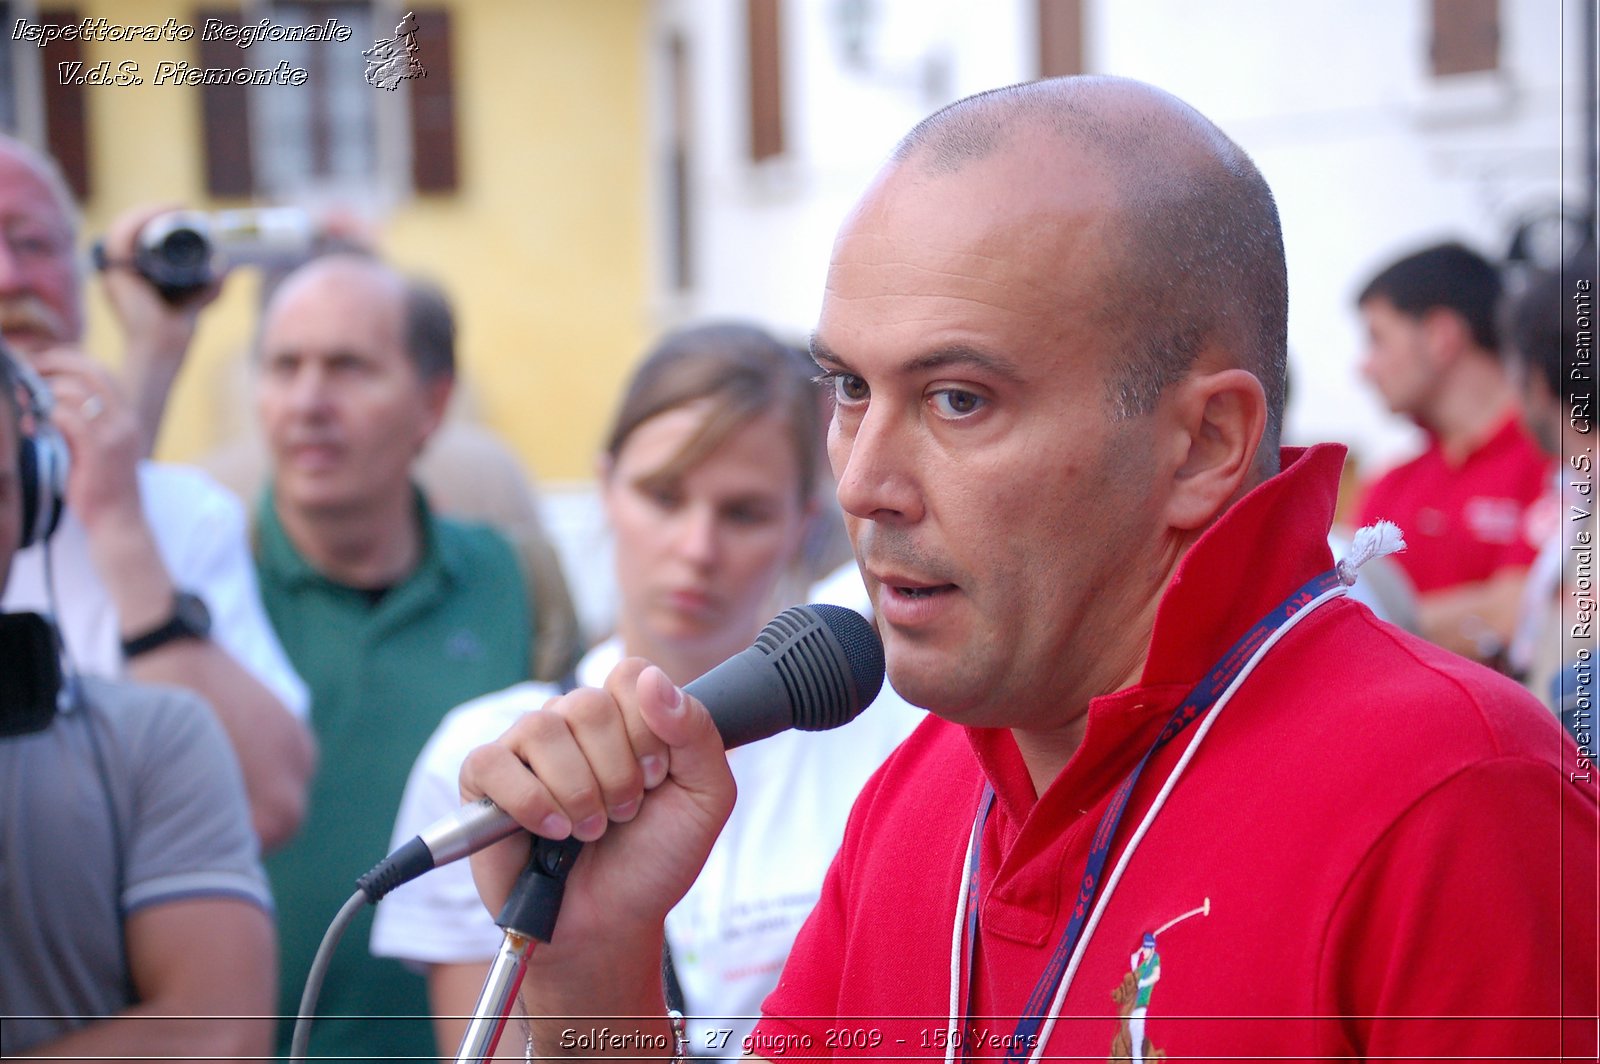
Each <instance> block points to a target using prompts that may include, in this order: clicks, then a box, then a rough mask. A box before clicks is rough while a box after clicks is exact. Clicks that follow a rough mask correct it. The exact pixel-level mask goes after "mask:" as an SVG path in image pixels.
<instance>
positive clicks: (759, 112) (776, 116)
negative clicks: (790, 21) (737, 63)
mask: <svg viewBox="0 0 1600 1064" xmlns="http://www.w3.org/2000/svg"><path fill="white" fill-rule="evenodd" d="M745 12H746V25H747V27H748V30H749V34H750V42H749V44H750V56H749V58H750V158H751V160H752V161H753V162H760V161H761V160H762V159H771V158H774V157H776V156H779V155H782V154H783V66H782V62H781V59H782V54H783V49H782V42H781V40H780V35H779V23H780V21H781V18H782V12H781V11H780V10H779V7H778V0H745Z"/></svg>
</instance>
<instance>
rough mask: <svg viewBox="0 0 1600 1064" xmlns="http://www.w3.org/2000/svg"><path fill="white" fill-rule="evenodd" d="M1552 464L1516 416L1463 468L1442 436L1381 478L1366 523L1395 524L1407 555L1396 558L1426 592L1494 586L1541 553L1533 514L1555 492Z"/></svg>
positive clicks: (1364, 514)
mask: <svg viewBox="0 0 1600 1064" xmlns="http://www.w3.org/2000/svg"><path fill="white" fill-rule="evenodd" d="M1549 481H1550V459H1549V458H1548V457H1546V455H1545V454H1544V452H1543V451H1541V450H1539V445H1538V444H1537V443H1535V442H1534V440H1533V438H1532V437H1531V436H1529V435H1528V433H1527V431H1526V430H1525V429H1524V428H1523V427H1522V423H1521V421H1519V420H1518V419H1517V418H1515V417H1511V418H1507V419H1506V421H1505V423H1504V424H1502V425H1501V426H1500V428H1499V429H1498V430H1496V432H1495V434H1494V435H1493V436H1491V437H1489V439H1487V440H1486V441H1484V443H1483V446H1481V447H1479V448H1478V449H1477V450H1475V451H1473V452H1472V453H1471V454H1470V455H1468V456H1467V458H1466V460H1465V461H1464V462H1462V463H1461V464H1460V465H1451V464H1450V462H1449V461H1448V460H1446V458H1445V455H1444V451H1443V450H1442V449H1441V448H1440V447H1439V441H1438V440H1437V439H1436V438H1433V437H1429V440H1428V449H1427V450H1426V451H1424V452H1422V454H1420V455H1418V456H1417V457H1416V458H1413V459H1412V460H1411V461H1409V462H1407V463H1406V464H1404V465H1402V466H1397V467H1396V468H1394V469H1391V470H1390V471H1389V472H1387V473H1385V474H1384V475H1383V476H1382V477H1379V478H1378V480H1377V481H1375V482H1374V483H1373V485H1372V487H1370V488H1369V489H1367V495H1366V498H1365V499H1364V500H1362V504H1361V523H1362V524H1364V525H1367V524H1371V523H1372V522H1374V521H1377V520H1380V519H1382V520H1387V521H1393V522H1394V523H1395V524H1397V525H1399V526H1400V528H1401V530H1402V531H1404V532H1405V536H1406V549H1405V550H1404V551H1402V552H1401V553H1399V554H1396V555H1395V556H1394V559H1395V561H1396V562H1398V563H1399V565H1400V567H1401V568H1402V569H1404V570H1405V572H1406V575H1407V576H1409V577H1411V582H1412V584H1413V585H1415V586H1416V589H1417V590H1418V591H1419V592H1423V593H1426V592H1429V591H1437V590H1440V589H1441V588H1447V587H1454V586H1456V585H1457V584H1468V583H1475V582H1477V581H1480V580H1487V579H1489V578H1490V577H1491V576H1493V575H1494V574H1495V573H1497V572H1499V571H1500V570H1501V569H1503V568H1505V567H1507V566H1527V565H1531V564H1532V563H1533V559H1534V557H1535V556H1536V555H1537V554H1538V553H1539V546H1540V541H1539V540H1538V539H1537V538H1536V537H1535V536H1533V535H1532V534H1531V533H1530V529H1529V527H1528V521H1527V513H1528V508H1529V507H1530V506H1532V505H1533V504H1534V503H1535V502H1536V501H1537V500H1538V499H1539V497H1540V496H1541V495H1543V494H1544V492H1545V491H1546V490H1547V489H1548V487H1549Z"/></svg>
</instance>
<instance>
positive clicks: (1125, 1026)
mask: <svg viewBox="0 0 1600 1064" xmlns="http://www.w3.org/2000/svg"><path fill="white" fill-rule="evenodd" d="M1209 915H1211V899H1210V898H1207V899H1205V901H1204V902H1203V903H1202V904H1201V905H1200V907H1199V908H1198V909H1190V910H1189V911H1188V912H1186V913H1184V914H1183V915H1182V916H1179V917H1176V918H1175V919H1172V920H1168V921H1167V922H1166V923H1164V924H1162V925H1161V926H1160V927H1158V928H1156V929H1155V930H1154V931H1146V932H1145V933H1144V937H1143V939H1141V940H1140V942H1139V948H1138V949H1136V950H1134V951H1133V955H1132V956H1131V957H1130V958H1129V959H1128V972H1127V974H1126V975H1124V976H1123V977H1122V983H1121V985H1119V986H1118V987H1117V988H1116V989H1115V990H1113V991H1112V992H1111V1000H1112V1001H1113V1002H1115V1003H1116V1006H1117V1015H1118V1016H1120V1017H1121V1021H1120V1023H1119V1024H1118V1026H1117V1035H1116V1037H1115V1038H1113V1039H1112V1040H1111V1056H1110V1058H1109V1059H1110V1060H1113V1061H1117V1060H1131V1061H1133V1064H1146V1062H1147V1061H1154V1060H1165V1059H1167V1054H1166V1052H1165V1051H1164V1050H1160V1049H1157V1048H1156V1047H1155V1046H1153V1045H1151V1044H1150V1039H1149V1037H1148V1036H1147V1035H1146V1033H1145V1017H1146V1016H1147V1015H1148V1014H1149V1012H1150V999H1151V998H1152V997H1153V996H1154V995H1155V989H1156V984H1157V983H1159V982H1160V981H1161V953H1160V951H1159V950H1158V949H1157V948H1156V936H1158V935H1163V934H1165V933H1166V932H1167V930H1168V929H1169V928H1171V927H1173V926H1174V925H1176V924H1180V923H1182V922H1183V921H1185V920H1187V919H1189V917H1191V916H1209Z"/></svg>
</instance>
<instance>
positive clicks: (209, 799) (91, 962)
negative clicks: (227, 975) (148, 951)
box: [0, 679, 272, 1055]
mask: <svg viewBox="0 0 1600 1064" xmlns="http://www.w3.org/2000/svg"><path fill="white" fill-rule="evenodd" d="M80 690H81V693H82V698H81V699H80V701H79V704H77V705H76V706H74V707H72V708H71V709H69V710H66V711H64V712H62V713H61V714H59V715H58V716H57V717H56V719H55V722H54V723H53V724H52V725H51V726H50V727H49V728H47V729H46V730H44V731H42V732H38V733H36V734H33V735H24V736H17V737H13V738H6V739H0V943H3V944H4V945H3V947H0V1014H3V1015H4V1016H5V1017H6V1018H5V1021H4V1022H3V1023H0V1053H4V1054H6V1055H10V1054H13V1053H21V1052H23V1051H25V1050H27V1049H28V1048H29V1047H30V1046H33V1045H36V1044H38V1043H40V1042H44V1041H48V1040H49V1039H52V1038H57V1037H60V1036H61V1035H64V1034H66V1033H68V1032H70V1031H72V1030H74V1029H76V1028H78V1027H81V1026H84V1025H85V1024H88V1023H90V1022H92V1021H93V1020H94V1019H96V1018H98V1017H104V1016H109V1015H112V1014H114V1013H116V1012H118V1011H120V1010H121V1009H123V1008H125V1007H127V1006H128V1005H129V1004H131V1003H132V998H131V987H130V986H129V983H128V974H127V966H126V963H125V960H124V957H123V954H122V920H123V919H124V917H125V916H126V915H128V914H130V913H133V912H136V911H138V910H139V909H142V908H145V907H147V906H153V905H160V904H163V903H166V902H171V901H176V900H180V899H185V898H194V897H219V896H220V897H236V898H240V899H243V900H246V901H248V902H250V903H252V904H256V905H259V906H261V907H262V908H264V909H267V910H268V911H269V912H270V911H271V904H272V903H271V898H270V895H269V893H268V889H267V885H266V878H265V876H264V875H263V874H262V871H261V866H260V863H259V860H258V852H257V844H256V838H255V834H254V832H253V831H252V829H251V825H250V814H249V808H248V806H247V805H246V802H245V794H244V783H243V781H242V779H241V777H240V774H239V767H238V763H237V762H236V761H235V760H234V756H233V751H232V749H231V748H230V747H229V746H228V743H227V739H226V737H225V736H224V734H223V732H222V727H221V725H219V724H218V723H217V721H216V719H215V718H214V717H213V716H212V714H211V711H210V710H209V709H208V708H207V707H206V706H205V705H204V703H202V702H200V701H199V700H198V699H196V698H195V697H194V696H193V695H191V694H189V693H188V692H185V691H180V690H178V689H175V688H165V687H147V686H141V685H137V684H130V683H111V682H107V681H103V680H94V679H86V680H84V681H82V687H81V688H80ZM119 836H120V838H119ZM195 963H197V964H204V963H205V958H204V957H203V956H202V957H196V958H195Z"/></svg>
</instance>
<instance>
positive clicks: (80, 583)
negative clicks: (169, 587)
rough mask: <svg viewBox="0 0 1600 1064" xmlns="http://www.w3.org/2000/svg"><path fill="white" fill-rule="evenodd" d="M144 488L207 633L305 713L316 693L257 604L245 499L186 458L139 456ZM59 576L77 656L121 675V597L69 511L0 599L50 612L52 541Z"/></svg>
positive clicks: (87, 665)
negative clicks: (198, 603) (202, 612)
mask: <svg viewBox="0 0 1600 1064" xmlns="http://www.w3.org/2000/svg"><path fill="white" fill-rule="evenodd" d="M139 495H140V499H141V500H142V502H143V504H144V512H145V517H146V519H147V520H148V521H149V522H150V528H151V531H152V532H153V533H154V535H155V541H156V549H157V551H158V552H159V553H160V554H161V559H162V561H164V562H165V563H166V565H167V570H168V572H169V573H171V575H172V582H173V583H174V584H175V585H176V586H177V587H179V588H181V589H182V590H185V591H192V592H194V593H195V594H196V595H199V596H200V598H201V599H203V600H204V601H205V604H206V608H207V609H208V610H209V611H210V613H211V637H212V638H213V639H214V640H216V642H217V643H218V644H219V645H220V646H222V647H223V648H224V649H226V650H227V651H228V653H229V654H231V655H232V656H233V657H234V659H235V660H236V661H238V662H239V664H240V665H242V666H244V668H245V669H246V670H248V671H249V672H250V673H251V675H253V676H255V677H256V679H258V680H260V681H261V682H262V683H263V684H264V685H266V687H267V689H268V690H269V691H271V692H272V693H273V694H274V695H276V696H277V697H278V699H279V700H280V701H282V702H283V704H284V705H285V706H287V707H288V709H289V711H290V712H291V713H293V714H295V716H297V717H301V718H304V717H305V715H306V710H307V707H308V706H309V705H310V696H309V694H308V693H307V691H306V686H305V684H304V683H303V682H301V680H300V677H299V676H298V675H296V674H295V671H294V667H293V666H291V665H290V664H289V659H288V657H287V656H286V655H285V654H284V652H283V647H282V645H281V644H279V642H278V637H277V635H276V634H275V633H274V632H273V630H272V624H271V622H269V621H268V620H267V614H266V611H265V610H264V609H263V608H262V606H261V595H260V592H259V590H258V588H257V585H256V570H255V564H254V562H252V561H251V558H250V542H249V538H248V534H247V532H246V526H245V514H244V507H243V506H241V505H240V504H239V500H238V499H236V498H234V497H233V496H232V495H230V494H229V493H228V492H227V491H225V490H224V489H223V488H221V487H220V486H218V484H217V483H216V482H215V481H213V480H212V479H211V478H210V477H208V476H206V475H205V474H204V473H202V472H200V471H199V470H197V469H191V468H188V467H186V466H176V465H165V464H156V463H153V462H141V463H140V465H139ZM47 546H48V552H49V562H50V570H51V572H50V575H51V577H52V578H53V580H54V581H55V587H56V597H55V603H54V605H55V607H56V612H55V620H56V623H57V625H58V626H59V627H60V629H61V637H62V639H63V640H64V641H65V642H66V645H67V650H68V653H69V654H70V655H71V660H72V664H73V665H74V666H75V667H76V668H78V669H79V670H81V671H83V672H84V673H86V674H88V675H92V676H102V677H106V678H108V679H117V678H119V677H121V676H122V675H123V661H122V640H121V635H120V626H119V624H118V619H117V610H116V605H115V604H114V603H113V602H112V601H111V595H110V593H109V592H108V591H107V590H106V587H105V584H104V583H102V582H101V580H100V575H99V573H98V572H97V571H96V570H95V566H94V562H93V560H92V556H91V554H90V551H89V534H88V531H87V530H86V529H85V528H84V527H83V524H82V523H81V522H80V521H78V519H77V518H76V517H75V516H73V514H72V511H71V510H68V511H67V512H66V513H65V514H64V515H63V516H62V520H61V525H60V527H59V528H57V529H56V531H55V534H54V535H53V536H51V537H50V539H49V542H48V544H47V545H46V544H35V545H34V546H32V547H29V548H28V549H27V550H24V551H19V552H18V553H17V555H16V558H15V560H14V561H13V563H12V566H11V580H10V583H9V584H8V585H7V587H6V592H5V597H4V598H3V599H0V604H3V607H4V609H5V610H6V611H7V612H20V611H24V610H27V611H33V612H37V613H51V612H53V611H52V610H51V605H52V603H51V600H50V596H49V594H48V585H47V583H46V580H45V577H46V568H45V559H46V547H47Z"/></svg>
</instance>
